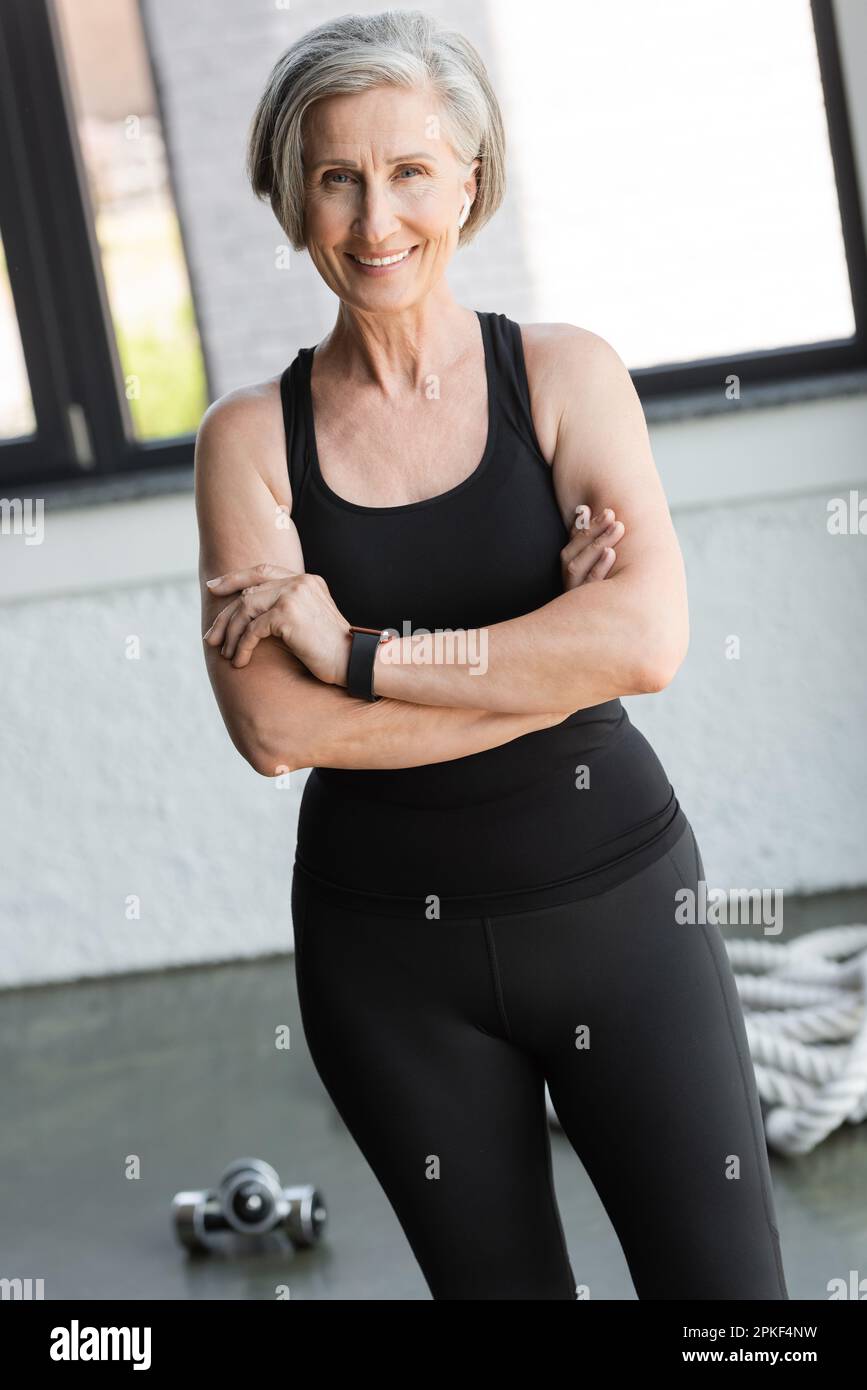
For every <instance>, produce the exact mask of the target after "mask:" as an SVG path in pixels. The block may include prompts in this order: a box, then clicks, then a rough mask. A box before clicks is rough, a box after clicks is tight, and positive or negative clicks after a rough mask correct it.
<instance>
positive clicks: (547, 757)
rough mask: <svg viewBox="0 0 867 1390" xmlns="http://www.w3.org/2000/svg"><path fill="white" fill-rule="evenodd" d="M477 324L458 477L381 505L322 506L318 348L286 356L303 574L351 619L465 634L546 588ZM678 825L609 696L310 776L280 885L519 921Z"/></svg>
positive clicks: (366, 903)
mask: <svg viewBox="0 0 867 1390" xmlns="http://www.w3.org/2000/svg"><path fill="white" fill-rule="evenodd" d="M476 312H477V314H478V318H479V322H480V324H481V328H482V337H483V340H484V348H485V361H486V367H487V382H488V438H487V443H486V446H485V450H484V453H483V455H482V458H481V461H480V463H479V464H478V466H477V468H476V470H475V472H473V473H471V474H470V476H469V477H468V478H466V479H465V480H464V481H463V482H461V483H458V484H457V485H456V486H455V487H452V488H449V489H448V491H446V492H442V493H440V494H438V495H437V496H435V497H430V498H426V499H424V500H423V501H420V502H410V503H403V504H401V505H398V506H393V507H365V506H360V505H358V504H356V503H354V502H349V501H347V500H346V499H344V498H342V497H339V496H338V495H337V494H336V493H335V492H333V491H332V490H331V488H330V487H329V486H328V484H327V483H326V482H325V479H324V478H323V476H322V474H321V472H320V470H319V460H318V457H317V452H316V438H315V430H314V421H313V402H312V393H311V389H310V375H311V367H312V359H313V353H314V351H315V349H314V348H301V349H300V350H299V352H298V355H297V357H296V358H295V360H294V361H293V362H292V363H291V364H290V365H289V366H288V367H287V368H286V370H285V371H284V373H283V375H282V377H281V379H280V393H281V399H282V404H283V418H284V422H285V426H286V447H287V458H288V464H289V475H290V482H291V487H292V518H293V521H294V523H295V526H296V528H297V530H298V534H299V536H300V539H301V545H302V548H303V551H304V562H305V568H306V570H307V572H308V573H311V574H320V575H322V577H323V578H324V579H325V580H326V582H327V584H328V587H329V589H330V591H331V594H332V597H333V599H334V602H335V603H336V604H337V607H338V608H339V609H340V611H341V613H343V614H344V616H345V617H346V619H347V621H348V622H350V623H354V624H356V625H358V626H363V627H378V628H394V629H396V631H397V632H399V633H403V632H405V631H417V630H419V629H421V628H425V629H427V630H429V631H431V632H435V631H436V630H437V629H441V630H447V629H459V628H462V629H470V628H480V627H486V626H490V625H491V624H493V623H500V622H505V621H507V620H508V619H510V618H517V617H520V616H521V615H523V614H525V613H529V612H532V611H533V610H535V609H537V608H541V607H542V606H543V605H544V604H546V603H549V602H550V601H551V599H553V598H555V597H556V596H557V595H558V594H560V593H562V592H563V583H562V577H561V572H560V554H559V552H560V550H561V548H562V547H563V546H564V545H565V543H566V540H567V538H568V534H569V532H568V530H567V528H566V526H565V524H564V521H563V518H562V516H561V515H560V511H559V507H558V505H557V500H556V497H555V494H554V487H553V480H552V476H551V469H550V467H549V465H548V464H547V462H546V461H545V458H544V456H543V454H542V452H541V450H540V448H539V443H538V440H537V438H536V433H535V429H534V426H533V421H532V416H531V412H530V393H529V386H528V382H527V371H526V365H525V361H524V352H523V345H522V341H521V331H520V328H519V326H518V324H517V323H515V322H514V321H513V320H511V319H509V318H507V317H506V315H505V314H498V313H494V312H485V313H483V312H481V311H478V310H477V311H476ZM603 582H604V581H603ZM405 624H408V626H406V627H405V626H404V625H405ZM346 698H347V699H351V698H353V697H351V696H349V695H347V696H346ZM585 769H586V770H585ZM686 825H687V821H686V817H685V816H684V813H683V811H682V810H681V808H680V806H679V804H678V801H677V798H676V796H675V794H674V791H673V789H672V787H671V785H670V783H669V780H668V778H667V776H666V774H665V771H664V770H663V767H662V765H661V764H660V762H659V759H658V758H657V757H656V755H655V753H654V752H653V749H652V748H651V747H650V744H649V743H648V742H647V740H646V739H645V738H644V736H643V735H642V734H641V733H640V732H639V730H638V729H636V728H635V726H634V725H633V724H632V723H631V722H630V720H629V717H628V715H627V713H626V710H625V709H624V707H623V705H622V704H621V703H620V700H617V699H614V700H608V701H606V702H605V703H604V704H600V705H595V706H592V707H590V708H588V709H581V710H578V711H576V712H575V713H574V714H571V715H569V716H568V717H567V718H566V719H564V720H563V721H562V722H561V723H560V724H557V725H555V726H554V727H552V728H550V729H540V730H537V731H534V732H532V733H529V734H524V735H522V736H521V737H518V738H516V739H513V740H512V741H511V742H510V743H505V744H502V745H501V746H499V747H497V748H491V749H488V750H485V751H483V752H479V753H472V754H469V755H467V756H465V757H460V758H455V759H453V760H451V761H449V762H440V763H429V764H426V765H424V766H420V767H408V768H389V769H375V770H366V769H365V770H361V769H345V770H344V769H336V768H313V769H312V770H311V772H310V773H309V776H308V778H307V781H306V783H305V786H304V791H303V795H302V798H301V805H300V808H299V818H298V839H297V846H296V854H295V872H296V873H301V874H307V875H309V876H310V878H311V879H312V880H313V881H315V883H316V884H318V885H319V887H320V888H321V889H322V890H323V891H324V892H325V893H326V894H327V895H328V896H329V897H330V898H331V899H332V900H333V901H335V902H337V903H338V904H342V905H344V906H346V907H349V908H359V909H366V910H368V911H371V912H381V913H387V914H388V915H411V916H412V915H418V914H425V915H427V916H429V917H431V916H432V917H435V916H437V915H439V916H440V917H443V918H452V917H466V916H477V915H480V914H481V915H484V914H489V913H502V912H509V913H512V912H521V911H530V910H533V909H535V908H540V907H548V906H555V905H558V904H560V903H563V902H568V901H570V900H571V899H574V898H581V897H586V896H589V895H590V894H593V893H597V892H602V891H603V890H604V889H606V888H610V887H613V886H615V885H616V884H617V883H619V882H621V881H622V880H623V879H625V878H628V877H629V876H630V875H632V874H633V873H636V872H637V871H638V870H639V869H640V868H643V867H644V866H645V865H646V864H649V863H652V862H653V861H654V860H655V859H657V858H660V857H661V856H662V855H663V854H665V853H666V851H667V850H668V849H669V848H670V847H671V846H672V845H673V844H674V843H675V842H676V841H677V839H678V838H679V836H680V835H681V834H682V833H683V831H684V829H685V828H686Z"/></svg>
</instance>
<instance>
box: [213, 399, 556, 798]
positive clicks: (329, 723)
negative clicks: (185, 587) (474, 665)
mask: <svg viewBox="0 0 867 1390" xmlns="http://www.w3.org/2000/svg"><path fill="white" fill-rule="evenodd" d="M276 418H277V419H279V406H278V410H277V412H276ZM274 420H275V411H274V401H273V396H271V397H270V398H269V396H268V394H267V392H266V390H265V388H259V389H253V388H250V389H244V390H239V391H235V392H230V393H229V395H228V396H225V397H223V398H222V399H221V400H220V401H217V402H215V403H214V404H213V405H211V406H210V407H209V409H208V410H207V411H206V413H205V415H204V417H203V419H202V422H201V424H200V426H199V431H198V436H197V439H196V454H195V497H196V516H197V519H198V526H199V584H200V589H201V605H202V607H201V613H202V632H204V631H205V630H206V629H207V628H208V627H209V626H210V624H211V622H212V621H213V619H214V618H215V617H216V615H217V613H219V611H220V610H221V609H222V608H223V607H225V604H226V599H225V598H222V597H220V596H218V595H214V594H212V593H211V592H210V591H209V590H208V588H207V586H206V583H205V581H206V580H207V579H208V578H210V577H211V576H213V575H216V574H223V573H226V572H227V571H229V570H231V569H238V568H240V567H241V566H243V565H249V564H250V563H251V560H255V561H256V562H258V561H265V562H270V563H272V564H277V565H283V566H285V567H286V568H289V569H292V570H295V571H298V572H303V570H304V557H303V554H302V550H301V542H300V539H299V536H298V532H297V531H296V529H295V526H294V523H293V522H292V520H291V515H290V512H291V494H290V489H289V481H288V477H287V478H286V482H285V490H283V491H280V490H277V491H272V488H271V487H269V485H268V484H267V483H266V481H265V475H267V476H274V477H276V476H280V473H281V470H279V469H278V468H277V467H276V462H277V460H276V459H275V457H274V453H273V451H274V450H275V449H276V450H278V451H279V455H278V457H281V458H282V460H283V468H282V471H283V472H285V443H284V440H283V435H282V427H281V431H280V433H279V435H277V434H275V431H274ZM268 450H270V451H271V462H272V463H274V464H275V466H274V467H273V468H272V469H271V470H270V471H269V470H268V469H266V468H263V470H262V472H260V471H259V469H258V468H257V466H256V463H255V462H254V460H256V459H257V458H259V459H267V453H266V451H268ZM281 481H282V479H281ZM203 650H204V653H205V661H206V665H207V669H208V675H209V678H210V681H211V686H212V688H213V691H214V695H215V697H216V700H217V705H218V707H219V709H220V713H221V714H222V717H223V721H224V723H225V725H226V729H227V731H228V733H229V736H230V738H231V740H232V742H233V744H234V745H235V747H236V748H237V750H238V752H239V753H240V754H241V755H242V757H244V758H245V759H246V761H247V762H249V763H250V765H251V766H252V767H254V768H255V769H256V771H257V772H260V773H261V774H262V776H264V777H274V776H277V775H278V774H279V773H280V772H285V771H286V770H287V769H290V768H291V769H294V768H305V767H314V766H318V767H339V768H398V767H417V766H419V765H422V764H425V763H438V762H447V761H450V760H451V759H453V758H460V757H464V756H465V755H467V754H470V753H477V752H481V751H482V750H484V749H487V748H495V747H498V746H499V745H501V744H503V743H510V742H511V741H512V740H513V739H515V738H518V737H519V736H520V735H522V734H527V733H532V732H534V731H535V730H537V729H544V728H550V727H551V726H552V725H553V724H558V723H560V722H561V721H562V720H563V719H565V718H566V714H567V713H568V711H563V712H553V713H552V712H540V711H534V712H532V713H526V712H509V713H503V712H499V713H497V712H490V711H487V710H484V709H478V708H473V709H462V708H445V707H443V706H441V705H431V706H427V705H425V704H422V703H419V702H413V703H408V702H405V701H402V700H400V699H393V698H390V699H382V700H380V701H378V702H377V703H375V704H372V703H369V702H367V701H363V700H356V699H354V698H352V697H351V696H349V695H348V694H347V693H346V691H345V690H344V689H343V688H342V687H337V686H332V685H327V684H325V683H324V682H322V681H319V680H317V679H316V677H315V676H312V675H311V674H310V672H309V671H308V670H307V669H306V668H305V667H304V666H303V665H302V663H301V662H300V661H298V660H297V659H296V658H295V657H294V656H293V655H292V654H291V652H289V651H287V649H286V647H285V646H284V645H283V644H282V643H281V642H279V641H277V640H276V639H274V638H267V639H266V640H264V641H263V642H261V643H260V644H259V646H258V647H257V649H256V652H255V654H254V656H253V659H252V661H251V662H250V664H249V665H248V666H246V667H243V668H242V669H237V668H236V667H234V666H233V665H232V664H231V662H229V661H226V660H225V659H224V658H223V657H222V656H221V655H220V651H219V648H213V647H209V646H208V645H207V644H203Z"/></svg>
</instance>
